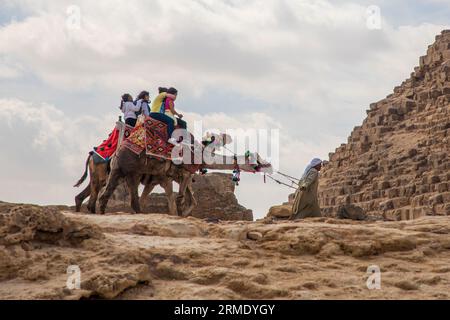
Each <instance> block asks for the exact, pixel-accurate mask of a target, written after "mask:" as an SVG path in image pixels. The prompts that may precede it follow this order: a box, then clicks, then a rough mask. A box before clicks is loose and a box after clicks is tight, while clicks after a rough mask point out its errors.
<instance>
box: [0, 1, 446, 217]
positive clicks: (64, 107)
mask: <svg viewBox="0 0 450 320" xmlns="http://www.w3.org/2000/svg"><path fill="white" fill-rule="evenodd" d="M373 5H375V6H378V7H379V8H380V13H381V20H380V22H381V24H380V28H374V24H373V23H372V22H373V21H375V20H373V18H372V17H370V16H368V11H367V8H368V7H369V6H373ZM74 6H75V7H74ZM78 11H79V12H80V16H79V19H78V17H77V12H78ZM449 18H450V2H449V1H447V0H427V1H425V0H424V1H418V0H389V1H388V0H378V1H377V0H368V1H366V0H363V1H344V0H337V1H336V0H335V1H327V0H261V1H256V0H246V1H237V0H191V1H189V0H145V1H144V0H129V1H118V0H97V1H88V0H70V1H65V0H63V1H51V0H0V124H1V125H0V145H1V156H0V166H1V170H0V200H3V201H11V202H29V203H38V204H72V202H73V197H74V196H75V194H76V193H77V192H78V191H79V190H75V189H73V188H72V187H71V186H72V185H73V183H74V182H75V181H76V180H78V178H79V177H80V176H81V174H82V172H83V169H84V168H83V166H84V161H85V159H86V156H87V153H88V152H89V151H90V150H91V148H92V147H93V146H95V145H97V144H98V143H99V142H101V141H102V140H103V139H104V138H105V137H106V136H107V134H108V133H109V131H110V130H111V129H112V127H113V126H114V122H115V120H116V119H117V116H118V115H119V112H118V108H117V106H118V103H119V100H120V96H121V94H122V93H125V92H130V93H132V94H133V95H136V94H137V93H138V92H139V91H141V90H143V89H147V90H149V91H150V92H151V94H152V96H154V95H155V90H156V88H157V87H158V86H161V85H165V86H169V85H170V86H175V87H177V88H178V89H179V92H180V95H179V100H178V102H177V106H178V108H179V109H180V110H181V111H182V112H183V113H184V114H185V116H186V119H187V120H188V121H190V122H192V121H193V120H203V125H204V128H205V129H206V128H208V127H211V128H219V129H227V128H254V129H279V130H280V170H281V171H283V172H287V173H289V174H291V175H294V176H299V175H301V172H302V171H303V168H304V166H305V165H306V164H307V162H308V161H309V160H310V159H311V158H312V157H316V156H317V157H322V158H324V159H327V157H328V153H329V152H330V151H333V150H334V149H335V148H336V147H337V146H339V145H340V144H341V143H343V142H345V141H346V139H347V136H348V134H349V133H350V131H351V130H352V128H353V127H354V126H355V125H359V124H360V123H361V122H362V120H363V118H364V116H365V110H366V109H367V108H368V106H369V104H370V103H371V102H375V101H378V100H380V99H382V98H384V97H385V96H386V95H387V94H389V93H390V92H392V89H393V87H394V86H396V85H398V84H400V83H401V82H402V81H403V80H404V79H406V78H407V77H409V74H410V73H411V72H412V70H413V68H414V66H416V65H417V64H418V58H419V56H421V55H424V54H425V52H426V48H427V46H428V45H429V44H431V43H432V42H433V41H434V37H435V36H436V35H437V34H439V33H440V31H441V30H443V29H446V28H448V25H447V24H448V23H449V22H448V21H450V20H449ZM368 19H369V20H368ZM78 22H80V23H79V24H78ZM368 26H369V27H368ZM375 26H376V25H375ZM242 179H243V181H242V183H241V186H239V188H238V192H237V193H238V198H239V200H240V202H241V203H243V204H244V205H246V206H247V207H249V208H251V209H253V210H254V212H255V216H257V217H261V216H263V215H264V214H265V213H266V212H267V209H268V208H269V207H270V206H271V205H274V204H278V203H280V202H283V201H286V199H287V196H288V194H289V193H290V192H291V190H290V189H288V188H286V187H281V186H278V185H274V184H272V183H267V184H263V179H262V177H261V176H259V175H248V174H246V175H243V177H242Z"/></svg>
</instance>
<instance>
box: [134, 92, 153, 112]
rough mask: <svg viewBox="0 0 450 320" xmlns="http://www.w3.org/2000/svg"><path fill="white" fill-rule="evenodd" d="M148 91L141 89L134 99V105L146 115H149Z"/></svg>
mask: <svg viewBox="0 0 450 320" xmlns="http://www.w3.org/2000/svg"><path fill="white" fill-rule="evenodd" d="M149 103H150V93H149V92H148V91H142V92H141V93H140V94H139V96H138V97H137V99H136V101H135V103H134V104H135V105H136V106H137V107H139V108H140V112H141V113H142V114H143V115H144V116H146V117H148V116H150V106H149Z"/></svg>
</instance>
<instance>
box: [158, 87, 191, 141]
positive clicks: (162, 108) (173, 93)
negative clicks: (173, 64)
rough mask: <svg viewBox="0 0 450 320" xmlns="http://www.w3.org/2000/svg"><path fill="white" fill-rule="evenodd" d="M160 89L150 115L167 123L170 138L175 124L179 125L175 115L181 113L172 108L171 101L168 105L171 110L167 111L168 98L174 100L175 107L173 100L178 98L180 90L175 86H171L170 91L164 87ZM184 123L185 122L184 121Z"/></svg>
mask: <svg viewBox="0 0 450 320" xmlns="http://www.w3.org/2000/svg"><path fill="white" fill-rule="evenodd" d="M158 91H159V94H158V95H157V96H156V97H155V99H154V100H153V103H152V107H151V113H150V117H152V118H153V119H155V120H158V121H161V122H163V123H165V124H166V125H167V134H168V140H170V138H171V137H172V134H173V132H174V131H175V126H176V125H177V122H176V121H177V120H176V119H175V116H174V115H180V114H179V113H177V112H176V111H175V110H174V109H173V110H172V109H171V107H170V105H171V104H170V102H169V104H168V105H167V108H168V110H169V111H168V112H166V104H167V100H168V99H169V101H172V108H173V101H175V100H176V98H177V94H178V91H177V90H176V89H174V88H171V89H170V92H169V89H166V88H162V87H160V88H158ZM182 123H185V122H184V121H183V122H182Z"/></svg>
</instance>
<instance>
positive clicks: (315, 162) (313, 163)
mask: <svg viewBox="0 0 450 320" xmlns="http://www.w3.org/2000/svg"><path fill="white" fill-rule="evenodd" d="M319 164H322V160H320V159H319V158H314V159H312V160H311V163H310V164H308V166H307V167H306V169H305V172H303V176H302V179H303V178H305V177H306V175H307V174H308V172H309V170H311V169H312V168H314V167H315V166H318V165H319Z"/></svg>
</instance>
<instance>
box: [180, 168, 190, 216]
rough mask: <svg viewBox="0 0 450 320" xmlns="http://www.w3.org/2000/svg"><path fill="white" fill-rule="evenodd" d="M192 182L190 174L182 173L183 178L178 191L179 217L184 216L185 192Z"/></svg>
mask: <svg viewBox="0 0 450 320" xmlns="http://www.w3.org/2000/svg"><path fill="white" fill-rule="evenodd" d="M191 181H192V177H191V174H190V173H184V174H183V178H182V180H181V183H180V190H179V191H178V197H177V202H178V214H179V215H181V216H185V214H184V213H185V212H184V206H185V204H186V190H187V189H188V186H189V183H190V182H191Z"/></svg>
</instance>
